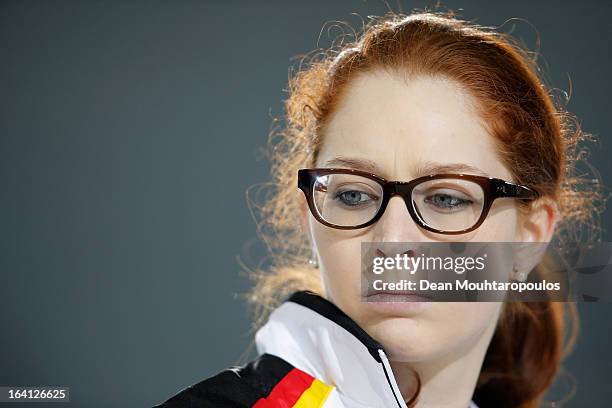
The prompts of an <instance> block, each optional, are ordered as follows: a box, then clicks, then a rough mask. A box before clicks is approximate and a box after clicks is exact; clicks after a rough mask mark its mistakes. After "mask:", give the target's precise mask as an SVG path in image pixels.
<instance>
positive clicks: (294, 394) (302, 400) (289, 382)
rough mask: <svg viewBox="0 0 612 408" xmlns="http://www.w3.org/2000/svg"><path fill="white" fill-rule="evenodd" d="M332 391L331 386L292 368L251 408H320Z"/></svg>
mask: <svg viewBox="0 0 612 408" xmlns="http://www.w3.org/2000/svg"><path fill="white" fill-rule="evenodd" d="M332 389H333V386H329V385H327V384H325V383H324V382H322V381H320V380H318V379H316V378H314V377H313V376H311V375H310V374H308V373H305V372H304V371H302V370H300V369H298V368H295V367H294V368H292V369H291V370H290V371H289V372H288V373H287V374H285V376H284V377H283V378H282V379H281V380H280V381H279V382H278V383H277V384H276V385H275V386H274V388H272V390H271V391H270V393H269V394H268V396H267V397H265V398H263V397H262V398H260V399H259V400H258V401H257V402H256V403H255V405H253V408H320V407H322V406H323V404H324V403H325V400H326V399H327V397H328V396H329V393H330V392H331V390H332Z"/></svg>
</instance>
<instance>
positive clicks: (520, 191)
mask: <svg viewBox="0 0 612 408" xmlns="http://www.w3.org/2000/svg"><path fill="white" fill-rule="evenodd" d="M497 194H498V196H499V197H515V198H519V199H524V200H531V199H536V198H538V197H540V194H539V193H538V192H537V191H535V190H532V189H531V188H529V187H525V186H521V185H519V184H513V183H509V182H507V181H503V180H501V183H499V184H498V185H497Z"/></svg>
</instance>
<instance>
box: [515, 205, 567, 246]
mask: <svg viewBox="0 0 612 408" xmlns="http://www.w3.org/2000/svg"><path fill="white" fill-rule="evenodd" d="M559 217H560V214H559V209H558V206H557V203H555V202H554V201H553V200H551V199H550V198H548V197H542V198H539V199H538V200H536V201H534V202H533V203H532V205H531V207H530V209H529V210H528V212H527V213H526V214H521V215H520V216H519V225H518V226H517V241H519V242H550V240H551V239H552V236H553V234H554V232H555V227H556V225H557V222H558V221H559Z"/></svg>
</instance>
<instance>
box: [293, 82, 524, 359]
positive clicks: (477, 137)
mask: <svg viewBox="0 0 612 408" xmlns="http://www.w3.org/2000/svg"><path fill="white" fill-rule="evenodd" d="M473 102H474V101H473V99H472V98H471V97H470V95H469V94H467V93H465V92H464V91H463V90H462V89H461V88H460V87H459V86H458V85H457V84H456V83H454V82H451V81H449V80H445V79H442V78H438V79H435V78H430V77H420V78H414V79H410V80H408V81H406V80H404V79H402V77H400V76H398V75H395V74H390V73H388V72H386V71H383V70H379V71H375V72H372V73H367V74H362V75H361V76H359V77H358V78H355V79H354V81H353V82H352V83H351V85H350V88H349V89H348V90H347V93H346V94H345V95H344V97H343V99H342V102H341V104H340V106H339V107H338V109H337V110H336V112H335V113H334V115H333V117H332V118H331V119H330V121H329V122H328V126H327V127H326V129H325V133H324V134H323V142H322V145H321V148H320V151H319V155H318V158H317V163H316V164H315V165H316V167H343V168H357V169H360V170H366V171H370V172H372V173H375V174H378V175H379V176H382V177H384V178H386V179H387V180H400V181H408V180H411V179H413V178H416V177H417V176H420V175H422V174H421V173H420V172H419V170H418V169H421V172H422V171H423V169H427V170H426V174H430V173H435V172H436V166H442V165H451V164H452V165H454V164H461V165H463V166H465V165H468V166H472V167H473V168H474V170H472V171H470V170H467V171H466V170H463V171H457V172H463V173H469V174H484V175H488V176H491V177H498V178H501V179H505V180H509V181H511V180H512V174H511V173H510V172H509V171H508V169H507V168H506V167H504V166H503V165H502V163H501V162H500V160H499V158H498V156H497V155H496V150H495V148H494V145H493V140H492V137H491V136H490V135H489V134H488V133H487V131H486V130H485V128H484V127H483V126H482V125H481V119H480V117H479V116H477V114H476V113H475V112H474V111H473V110H472V106H473ZM304 214H309V215H308V220H307V221H306V222H307V223H308V226H309V231H310V234H311V238H312V242H313V245H314V247H315V249H316V251H317V252H318V255H319V266H320V271H321V276H322V279H323V284H324V288H325V296H326V297H327V298H328V299H329V300H331V301H332V302H334V303H335V304H336V305H338V306H339V307H340V308H341V309H342V310H344V312H345V313H347V314H348V315H349V316H350V317H352V318H353V319H354V320H355V321H356V322H357V323H358V324H360V325H361V327H363V328H364V330H366V331H367V332H368V333H369V334H370V335H371V336H373V337H374V338H375V339H377V340H378V341H380V342H381V343H382V344H383V345H384V346H385V348H386V350H387V351H388V352H389V354H390V356H391V358H392V359H393V360H395V361H406V362H410V361H412V362H416V361H425V360H429V359H432V358H436V357H440V356H443V355H447V354H448V353H452V352H453V351H454V352H457V353H465V352H466V349H467V348H469V347H471V346H473V345H474V344H475V343H482V344H488V342H489V340H490V337H491V335H492V333H493V331H494V328H495V325H496V322H497V318H498V316H499V312H500V309H501V303H494V302H480V303H468V302H458V303H443V302H440V303H426V304H425V306H426V307H423V308H416V309H412V310H411V309H408V308H404V309H401V311H400V312H398V311H397V310H394V311H388V309H383V310H381V309H380V308H375V307H373V305H372V303H368V302H362V301H361V297H360V293H361V282H360V276H361V275H360V262H361V253H360V251H361V246H360V243H361V242H362V241H366V242H415V241H418V242H423V241H425V242H426V241H449V240H455V241H476V242H488V241H501V242H511V241H518V240H521V233H522V231H521V229H520V228H519V222H518V221H519V215H518V212H517V208H516V204H515V200H512V199H505V200H496V201H495V202H494V204H493V206H492V208H491V210H490V212H489V215H488V217H487V219H486V220H485V222H484V223H483V224H482V225H481V226H480V227H479V228H478V229H476V230H475V231H473V232H471V233H468V234H462V235H454V236H453V235H441V234H435V233H430V232H428V231H426V230H424V229H421V228H420V227H418V226H417V225H416V224H415V223H414V221H413V220H412V218H411V217H410V215H409V213H408V210H407V208H406V205H405V203H404V201H403V199H402V198H401V197H399V196H394V197H393V198H391V200H390V202H389V204H388V206H387V209H386V210H385V213H384V214H383V216H382V218H380V219H379V220H378V222H376V223H375V224H373V225H371V226H369V227H366V228H363V229H358V230H339V229H333V228H329V227H326V226H324V225H322V224H320V223H319V222H317V221H316V220H315V219H314V218H313V216H312V214H310V213H309V212H307V211H306V209H305V207H304ZM511 267H512V266H511V265H510V266H509V268H511Z"/></svg>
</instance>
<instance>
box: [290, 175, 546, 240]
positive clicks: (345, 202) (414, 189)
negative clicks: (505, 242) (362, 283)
mask: <svg viewBox="0 0 612 408" xmlns="http://www.w3.org/2000/svg"><path fill="white" fill-rule="evenodd" d="M298 188H299V189H300V190H302V191H303V192H304V195H305V196H306V201H307V202H308V207H309V209H310V212H311V213H312V215H313V216H314V217H315V219H316V220H317V221H319V222H320V223H321V224H323V225H326V226H328V227H331V228H337V229H343V230H351V229H359V228H365V227H367V226H369V225H372V224H373V223H375V222H376V221H378V219H379V218H380V217H381V216H382V214H383V213H384V211H385V208H386V207H387V204H388V203H389V200H390V199H391V197H393V196H394V195H399V196H401V197H402V198H403V199H404V202H405V203H406V207H407V208H408V213H409V214H410V216H411V217H412V219H413V220H414V221H415V222H416V223H417V224H418V225H419V226H420V227H422V228H424V229H426V230H428V231H431V232H435V233H439V234H464V233H467V232H470V231H473V230H475V229H476V228H478V227H479V226H480V225H481V224H482V223H483V222H484V220H485V218H486V217H487V214H488V213H489V209H490V208H491V205H492V204H493V201H494V200H495V199H497V198H502V197H512V198H517V199H520V200H534V199H536V198H538V197H540V195H539V193H538V192H537V191H535V190H532V189H531V188H529V187H526V186H522V185H519V184H514V183H511V182H508V181H505V180H502V179H498V178H493V177H484V176H477V175H472V174H432V175H427V176H422V177H418V178H416V179H414V180H411V181H388V180H385V179H384V178H382V177H379V176H377V175H376V174H372V173H368V172H365V171H360V170H354V169H337V168H314V169H299V170H298Z"/></svg>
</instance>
